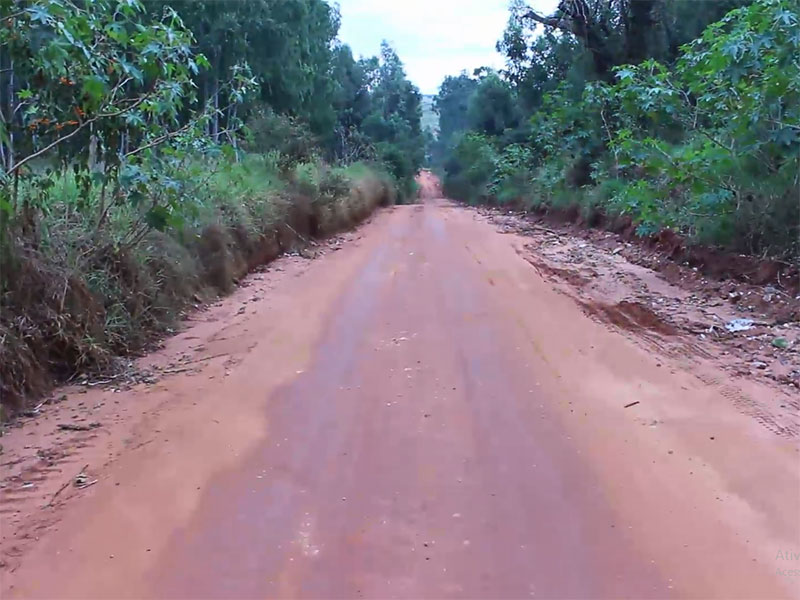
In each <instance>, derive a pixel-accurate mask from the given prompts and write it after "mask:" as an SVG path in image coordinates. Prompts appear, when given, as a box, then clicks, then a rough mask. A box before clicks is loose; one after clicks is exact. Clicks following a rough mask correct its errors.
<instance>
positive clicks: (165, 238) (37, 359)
mask: <svg viewBox="0 0 800 600" xmlns="http://www.w3.org/2000/svg"><path fill="white" fill-rule="evenodd" d="M346 186H347V183H346V182H345V188H344V189H343V190H338V191H337V190H325V193H324V194H323V196H322V197H321V198H314V197H312V196H309V195H305V194H306V191H305V190H303V189H302V188H297V189H290V190H288V191H287V192H286V193H285V194H284V195H282V196H279V197H275V198H274V199H270V200H269V201H268V203H269V204H270V206H271V214H270V215H269V216H268V217H267V216H265V220H264V223H263V224H262V225H260V226H257V227H256V229H255V230H253V228H252V227H251V228H248V227H245V226H244V225H243V224H239V225H233V226H226V225H220V224H211V225H208V226H206V227H205V228H204V229H202V230H201V231H199V232H192V231H184V232H180V233H179V234H170V235H167V234H165V233H159V232H157V231H153V232H151V233H150V234H149V236H148V237H147V238H146V239H144V240H143V241H142V242H141V243H140V246H138V247H132V248H124V247H116V246H114V245H112V244H110V243H108V244H106V245H104V244H105V242H103V241H102V240H100V241H99V242H98V243H99V246H93V245H90V246H89V247H87V248H86V250H85V251H86V255H87V256H89V257H90V258H91V260H90V261H89V262H88V263H83V264H82V266H81V267H77V268H69V267H65V266H64V265H61V264H59V263H58V262H56V261H55V260H53V258H51V257H50V256H49V255H48V254H47V253H46V252H42V251H41V250H40V248H39V245H38V242H36V241H35V240H30V239H26V240H21V241H18V242H16V243H15V245H13V246H12V247H11V248H10V250H9V251H8V252H4V253H2V255H1V256H0V274H2V278H3V282H2V283H3V285H2V289H3V295H2V307H1V309H0V423H2V422H3V421H4V420H5V418H7V417H8V416H9V415H13V414H15V413H19V412H20V411H22V412H24V411H26V410H30V409H31V407H32V401H33V400H36V399H38V398H40V397H41V396H42V395H43V394H45V393H46V392H48V391H49V390H50V389H52V386H53V385H54V384H56V383H59V382H64V381H68V380H74V379H76V378H80V377H81V376H83V377H85V376H87V374H91V373H93V372H94V373H97V372H99V371H101V372H103V373H104V374H105V375H111V374H116V375H121V374H122V371H124V370H125V369H126V368H127V366H128V364H129V361H127V360H120V357H122V356H128V355H131V354H137V353H139V352H141V351H142V350H144V349H147V348H151V347H152V343H153V342H154V341H155V340H157V339H159V338H160V337H162V336H164V335H165V334H170V333H173V332H174V328H175V327H177V326H179V323H180V320H181V319H182V318H183V317H184V316H185V314H186V311H187V310H191V309H192V308H197V307H198V306H199V305H201V304H202V303H203V302H205V301H206V300H208V299H210V298H213V297H215V296H217V295H219V294H229V293H230V292H231V291H232V290H233V289H234V288H235V287H236V285H237V284H238V283H239V281H240V280H241V279H242V277H244V276H245V275H246V274H247V273H249V272H250V271H252V270H253V269H254V268H256V267H258V266H260V265H264V264H267V263H269V262H270V261H272V260H274V259H275V258H276V257H278V256H279V255H281V254H282V253H286V252H291V251H294V250H297V249H298V248H301V247H304V246H308V243H309V240H313V239H321V238H325V237H327V236H330V235H332V234H335V233H337V232H340V231H344V230H347V229H349V228H351V227H353V226H354V225H356V224H358V223H360V222H361V221H363V220H364V219H365V218H366V217H368V216H369V215H370V214H371V213H372V211H373V210H374V209H375V208H376V207H377V206H379V205H384V206H386V205H389V204H393V203H394V199H395V191H394V189H393V184H392V183H391V182H389V181H387V180H386V179H383V178H381V177H378V176H374V177H373V176H367V177H363V178H361V179H359V180H357V181H353V182H352V183H351V184H350V187H349V190H348V189H347V187H346ZM265 193H266V192H265ZM265 203H267V202H266V201H265ZM178 240H180V242H179V241H178ZM26 401H27V404H26Z"/></svg>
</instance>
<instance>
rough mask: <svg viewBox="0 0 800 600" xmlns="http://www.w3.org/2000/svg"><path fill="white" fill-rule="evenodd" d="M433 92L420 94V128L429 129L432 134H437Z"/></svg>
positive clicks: (437, 116)
mask: <svg viewBox="0 0 800 600" xmlns="http://www.w3.org/2000/svg"><path fill="white" fill-rule="evenodd" d="M433 98H434V96H433V94H423V96H422V130H423V131H425V129H430V130H431V131H433V134H434V135H439V114H438V113H437V112H436V111H435V110H434V108H433Z"/></svg>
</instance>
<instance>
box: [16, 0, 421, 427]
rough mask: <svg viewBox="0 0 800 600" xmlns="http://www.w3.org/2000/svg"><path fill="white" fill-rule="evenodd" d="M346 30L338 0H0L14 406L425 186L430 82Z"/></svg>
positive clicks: (108, 360) (105, 362)
mask: <svg viewBox="0 0 800 600" xmlns="http://www.w3.org/2000/svg"><path fill="white" fill-rule="evenodd" d="M338 29H339V14H338V11H337V9H336V8H334V7H333V6H331V5H330V4H328V3H327V2H324V1H323V0H237V1H235V2H220V1H200V0H197V1H195V0H193V1H188V0H176V1H174V2H169V1H167V2H165V1H161V0H158V1H156V0H146V1H144V2H140V1H139V0H92V1H91V2H84V1H82V0H0V164H1V165H2V170H0V408H2V405H5V406H6V407H9V406H12V405H13V406H19V403H18V401H19V400H20V399H21V398H23V397H24V396H25V395H26V394H30V393H32V392H33V393H35V392H39V391H42V390H44V389H46V388H47V386H48V385H50V384H51V383H52V382H53V381H54V380H55V381H57V380H59V379H66V378H70V377H74V376H76V375H77V374H80V373H82V372H86V371H89V370H91V369H94V368H96V367H104V368H107V367H109V366H110V365H112V364H113V363H114V362H115V357H116V356H118V355H119V354H124V353H128V352H131V351H136V350H138V349H140V348H142V347H143V345H144V344H145V343H146V342H147V341H148V340H149V339H151V338H152V337H153V335H154V334H157V333H159V332H163V331H168V330H170V328H171V327H173V326H174V322H175V319H176V317H178V316H179V314H180V312H181V310H182V309H183V308H184V307H185V306H186V305H187V303H192V302H197V300H198V299H199V298H201V297H203V296H205V295H206V293H207V292H225V291H228V290H229V289H230V288H231V286H232V285H234V283H235V282H236V281H237V280H238V278H240V277H241V276H242V275H244V273H246V272H247V270H248V269H250V268H252V267H254V266H255V265H258V264H260V263H263V262H265V261H266V260H269V259H271V258H273V257H274V256H276V255H277V254H278V253H280V252H281V251H283V250H287V249H289V248H291V247H293V245H294V244H295V243H297V242H299V241H303V240H307V239H308V238H309V237H314V236H324V235H327V234H330V233H333V232H336V231H338V230H342V229H345V228H347V227H350V226H352V225H353V224H354V223H357V222H358V221H360V220H362V219H364V218H365V217H366V216H368V215H369V214H370V212H371V211H372V209H373V208H374V207H375V206H376V205H378V204H387V203H393V202H395V201H402V200H403V199H404V198H409V197H411V196H412V195H413V192H414V175H415V174H416V172H417V170H418V168H419V166H420V164H421V163H422V161H423V159H424V139H423V136H422V132H421V128H420V119H421V109H420V102H421V96H420V94H419V92H418V90H417V89H416V88H415V87H414V86H413V85H412V84H411V83H410V82H409V81H408V79H407V78H406V75H405V72H404V69H403V64H402V62H401V60H400V58H399V57H398V56H397V54H396V53H395V51H394V50H393V49H392V48H391V47H390V46H389V45H387V44H384V45H383V46H382V48H381V51H380V54H379V56H375V57H369V58H364V59H356V58H354V57H353V55H352V52H351V51H350V49H349V48H348V47H347V46H346V45H344V44H342V43H341V42H340V41H339V40H338V39H337V33H338ZM1 421H2V411H0V422H1Z"/></svg>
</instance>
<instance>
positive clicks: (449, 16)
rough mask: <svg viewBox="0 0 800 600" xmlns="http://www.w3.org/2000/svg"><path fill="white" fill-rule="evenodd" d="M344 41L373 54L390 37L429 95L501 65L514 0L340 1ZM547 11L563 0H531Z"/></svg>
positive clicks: (359, 51)
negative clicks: (448, 82) (449, 80)
mask: <svg viewBox="0 0 800 600" xmlns="http://www.w3.org/2000/svg"><path fill="white" fill-rule="evenodd" d="M338 4H339V6H340V8H341V13H342V26H341V29H340V32H339V37H340V38H341V40H342V41H343V42H344V43H346V44H349V45H350V47H351V48H352V49H353V54H354V55H355V56H356V58H358V57H359V56H373V55H375V54H377V53H378V51H379V49H380V44H381V40H383V39H386V40H387V41H388V42H389V43H390V44H391V45H392V46H393V47H394V49H395V50H397V53H398V54H399V55H400V58H401V59H402V61H403V63H404V64H405V66H406V72H407V73H408V76H409V78H410V79H411V81H413V82H414V83H415V84H416V85H417V86H418V87H419V88H420V90H421V91H422V93H423V94H435V93H436V92H437V90H438V88H439V84H440V83H441V82H442V79H444V77H445V75H458V74H459V73H460V72H461V71H462V70H464V69H466V70H467V71H468V72H471V71H472V69H475V68H477V67H482V66H490V67H495V68H500V67H502V66H503V58H502V56H500V55H499V54H498V53H497V51H496V50H495V44H496V43H497V40H499V39H500V37H501V36H502V34H503V30H504V29H505V26H506V22H507V21H508V0H338ZM529 4H530V5H531V6H533V7H535V8H536V9H537V10H539V11H540V12H542V13H546V14H549V13H551V12H552V11H553V10H555V7H556V5H557V4H558V1H557V0H531V1H529Z"/></svg>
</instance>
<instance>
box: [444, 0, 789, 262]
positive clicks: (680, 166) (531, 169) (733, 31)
mask: <svg viewBox="0 0 800 600" xmlns="http://www.w3.org/2000/svg"><path fill="white" fill-rule="evenodd" d="M498 49H499V50H500V51H501V52H503V53H504V54H505V56H506V59H507V66H506V69H505V70H503V71H502V72H500V73H495V72H492V71H489V70H481V71H478V72H476V73H475V74H473V75H472V76H470V75H468V74H466V73H465V74H462V75H460V76H458V77H448V78H447V79H446V80H445V81H444V83H443V84H442V86H441V89H440V92H439V95H438V96H437V98H436V105H437V108H438V110H439V113H440V136H439V139H438V140H437V141H436V143H435V144H434V148H433V159H434V161H435V162H436V163H437V164H438V166H439V168H441V169H442V170H443V171H444V174H445V188H446V191H447V192H448V193H449V194H450V195H451V196H453V197H456V198H458V199H461V200H464V201H469V202H488V203H496V204H499V205H506V206H513V207H520V208H525V209H538V210H560V211H568V212H569V211H571V212H576V213H577V212H578V211H579V212H580V215H581V217H582V218H583V219H585V220H586V221H587V222H589V223H592V222H597V221H600V220H604V219H605V220H607V219H617V220H625V219H628V220H629V221H630V222H632V224H633V225H634V226H635V227H636V229H637V232H638V233H639V234H641V235H647V234H651V233H654V232H657V231H659V230H662V229H664V228H671V229H673V230H676V231H679V232H681V233H682V234H684V235H686V236H688V237H689V239H690V240H692V241H696V242H701V243H706V244H712V245H717V246H720V247H723V248H727V249H731V250H734V251H738V252H744V253H750V254H754V255H762V256H771V257H775V258H780V259H784V260H794V261H796V260H797V257H798V252H800V187H799V186H800V7H798V4H797V2H796V1H794V0H756V1H754V2H745V1H741V0H724V1H718V2H698V1H697V0H564V1H562V2H561V3H560V5H559V9H558V10H557V12H556V13H555V14H553V15H551V16H542V15H539V14H537V13H536V12H535V11H533V10H531V9H530V8H529V7H527V6H526V5H525V4H523V3H522V2H515V3H514V4H513V5H512V9H511V16H510V19H509V24H508V27H507V29H506V31H505V33H504V36H503V39H502V40H501V41H500V42H499V43H498Z"/></svg>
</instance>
